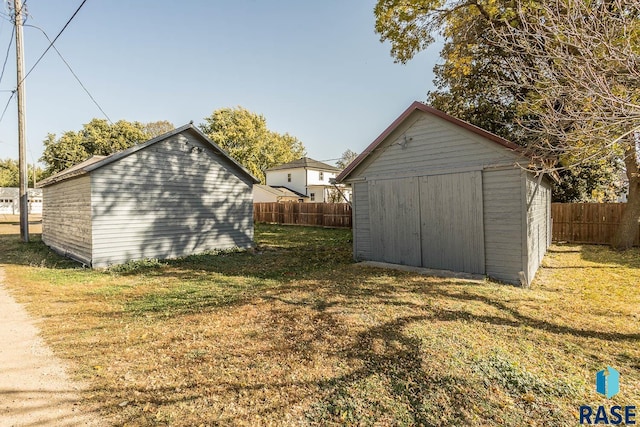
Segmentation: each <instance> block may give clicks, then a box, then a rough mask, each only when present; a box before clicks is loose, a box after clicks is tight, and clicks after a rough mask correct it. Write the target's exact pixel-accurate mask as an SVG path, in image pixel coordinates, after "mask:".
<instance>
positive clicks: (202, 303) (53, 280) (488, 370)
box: [0, 222, 640, 426]
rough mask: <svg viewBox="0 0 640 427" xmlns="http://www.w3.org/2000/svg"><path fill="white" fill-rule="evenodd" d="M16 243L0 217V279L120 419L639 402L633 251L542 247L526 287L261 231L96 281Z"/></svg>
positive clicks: (330, 241) (499, 416) (96, 404)
mask: <svg viewBox="0 0 640 427" xmlns="http://www.w3.org/2000/svg"><path fill="white" fill-rule="evenodd" d="M36 231H37V230H36ZM2 233H4V234H2ZM16 233H17V226H15V225H12V224H10V223H8V222H5V223H0V247H1V248H2V251H1V252H0V264H1V265H2V266H3V267H4V269H5V274H6V282H7V286H8V287H9V288H10V289H11V291H12V293H13V294H14V295H15V296H16V298H17V299H18V300H19V301H20V302H23V303H25V304H26V306H27V309H28V310H29V311H30V312H31V313H32V314H34V315H35V316H38V317H41V318H43V319H44V320H43V322H41V324H40V326H41V327H42V329H43V331H44V336H45V337H46V340H47V342H48V343H49V344H50V345H51V346H52V347H53V349H54V351H55V352H56V353H57V354H58V355H60V356H61V357H62V358H65V359H66V360H68V361H69V362H70V364H71V366H72V367H73V369H74V371H73V372H74V374H75V375H76V376H77V377H78V378H80V379H82V380H84V381H86V382H87V383H88V384H89V390H88V391H87V392H86V393H85V395H84V404H85V405H86V406H87V408H94V409H97V410H99V411H100V412H101V413H102V414H103V415H104V416H105V417H107V419H108V420H109V421H111V422H112V423H114V424H118V425H121V424H129V425H166V424H171V425H185V426H191V425H212V424H216V423H217V424H222V425H231V424H233V425H236V424H241V425H242V424H244V425H269V424H271V425H281V424H285V425H287V424H288V425H291V424H296V425H297V424H310V425H328V424H329V425H331V424H334V425H374V424H375V425H420V424H422V425H455V426H458V425H488V426H503V425H575V424H577V420H578V419H577V416H578V407H579V406H580V405H585V404H590V405H599V404H606V405H611V404H619V405H630V404H635V405H640V292H639V288H638V283H640V250H638V249H635V250H633V251H630V252H627V253H614V252H611V251H609V250H608V249H607V248H606V247H600V246H559V245H558V246H553V247H552V248H551V250H550V251H549V253H548V254H547V256H546V258H545V260H544V262H543V268H541V269H540V271H539V272H538V275H537V276H536V280H535V282H534V283H533V285H532V289H531V290H526V289H520V288H516V287H512V286H506V285H501V284H497V283H492V282H488V281H487V282H484V283H479V282H470V281H462V280H457V279H437V278H429V277H424V276H419V275H416V274H412V273H404V272H396V271H388V270H380V269H372V268H364V267H359V266H357V265H355V264H353V263H352V261H351V243H350V238H351V235H350V230H334V229H321V228H307V227H286V226H269V225H258V226H257V227H256V241H257V244H258V247H257V250H256V251H252V252H245V253H238V252H236V253H234V252H224V253H220V254H208V255H200V256H192V257H188V258H184V259H181V260H175V261H169V262H166V263H165V262H152V261H148V262H138V263H133V264H129V265H125V266H121V267H118V268H113V269H110V270H106V271H92V270H88V269H81V268H78V265H77V264H75V263H73V262H70V261H67V260H65V259H63V258H60V257H58V256H56V255H54V254H52V253H50V252H49V251H48V249H47V248H46V247H44V246H43V245H42V244H41V243H40V241H39V239H38V238H37V236H36V237H35V238H33V242H32V243H29V244H21V243H19V242H18V236H17V234H16ZM607 365H610V366H613V367H614V368H616V369H618V370H619V371H620V373H621V392H620V394H618V395H617V396H615V397H614V398H613V399H611V400H607V399H605V398H601V397H599V395H597V394H596V393H595V385H594V378H595V373H596V372H597V371H599V370H601V369H603V368H605V367H606V366H607Z"/></svg>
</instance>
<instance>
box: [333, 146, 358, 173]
mask: <svg viewBox="0 0 640 427" xmlns="http://www.w3.org/2000/svg"><path fill="white" fill-rule="evenodd" d="M356 157H358V153H356V152H355V151H353V150H351V149H350V148H347V149H346V150H345V151H344V152H343V153H342V156H340V158H339V159H338V161H337V162H336V166H337V167H339V168H340V169H344V168H346V167H347V166H348V165H349V163H351V162H353V161H354V160H355V159H356Z"/></svg>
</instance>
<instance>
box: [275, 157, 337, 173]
mask: <svg viewBox="0 0 640 427" xmlns="http://www.w3.org/2000/svg"><path fill="white" fill-rule="evenodd" d="M299 168H305V169H320V170H326V171H331V172H339V171H340V169H339V168H337V167H335V166H331V165H328V164H326V163H322V162H319V161H318V160H314V159H312V158H310V157H302V158H300V159H297V160H294V161H292V162H289V163H285V164H282V165H279V166H274V167H272V168H269V169H267V171H276V170H282V169H299Z"/></svg>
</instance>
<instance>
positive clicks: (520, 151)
mask: <svg viewBox="0 0 640 427" xmlns="http://www.w3.org/2000/svg"><path fill="white" fill-rule="evenodd" d="M415 111H422V112H423V113H427V114H431V115H433V116H436V117H439V118H441V119H443V120H446V121H447V122H449V123H452V124H454V125H456V126H459V127H461V128H463V129H466V130H468V131H471V132H473V133H475V134H476V135H479V136H482V137H483V138H485V139H487V140H489V141H492V142H494V143H496V144H499V145H501V146H502V147H504V148H505V149H506V150H508V151H511V152H512V153H514V154H516V155H519V156H523V155H524V148H523V147H521V146H519V145H517V144H514V143H513V142H511V141H508V140H506V139H504V138H502V137H499V136H498V135H495V134H493V133H491V132H488V131H486V130H484V129H482V128H479V127H478V126H475V125H472V124H471V123H468V122H465V121H464V120H460V119H458V118H455V117H453V116H451V115H449V114H447V113H444V112H442V111H440V110H437V109H435V108H433V107H430V106H428V105H425V104H423V103H422V102H418V101H415V102H413V103H412V104H411V105H410V106H409V108H407V109H406V110H405V111H404V112H403V113H402V114H401V115H400V116H399V117H398V118H397V119H396V120H395V121H394V122H393V123H391V125H389V127H387V128H386V129H385V130H384V131H383V132H382V133H381V134H380V136H378V137H377V138H376V139H375V140H374V141H373V142H372V143H371V144H369V146H368V147H367V148H365V150H364V151H363V152H362V153H360V155H359V156H358V157H356V158H355V160H354V161H353V162H351V163H350V164H349V165H348V166H347V167H346V168H345V169H344V170H343V171H342V172H341V173H340V174H339V175H338V176H337V177H336V182H342V181H344V180H345V179H346V178H347V177H348V176H349V175H350V174H351V173H352V172H353V171H354V170H355V169H356V168H357V167H358V166H359V165H360V164H361V163H362V162H363V161H364V160H365V159H366V158H367V157H368V156H369V155H370V154H371V153H372V152H373V151H374V150H375V149H376V148H378V147H379V146H380V145H381V144H382V143H383V142H384V141H385V139H386V138H387V137H388V136H389V135H390V134H391V133H392V132H393V131H394V130H396V129H397V128H398V127H399V126H400V125H402V123H404V122H405V120H407V118H408V117H409V116H410V115H411V114H412V113H414V112H415Z"/></svg>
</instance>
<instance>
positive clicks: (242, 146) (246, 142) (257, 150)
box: [199, 107, 305, 183]
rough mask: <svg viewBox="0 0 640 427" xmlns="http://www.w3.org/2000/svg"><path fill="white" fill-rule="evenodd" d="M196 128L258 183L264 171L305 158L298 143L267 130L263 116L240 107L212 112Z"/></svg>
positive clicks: (293, 138)
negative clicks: (253, 176) (249, 173)
mask: <svg viewBox="0 0 640 427" xmlns="http://www.w3.org/2000/svg"><path fill="white" fill-rule="evenodd" d="M199 127H200V129H201V130H202V132H204V133H205V134H206V135H207V136H208V137H209V138H211V140H212V141H214V142H215V143H216V144H218V145H219V146H220V147H222V148H223V149H224V150H225V151H227V153H229V155H230V156H231V157H233V158H234V159H235V160H237V161H238V162H239V163H240V164H242V165H243V166H244V167H246V168H247V169H248V170H249V171H250V172H251V173H252V174H253V175H255V176H256V177H257V178H259V179H260V180H261V182H262V183H264V182H265V174H264V171H265V170H267V169H268V168H270V167H273V166H277V165H280V164H283V163H287V162H290V161H292V160H295V159H298V158H300V157H303V156H304V155H305V148H304V145H303V144H302V142H300V140H298V139H297V138H295V137H293V136H291V135H289V134H288V133H285V134H279V133H277V132H274V131H271V130H269V129H268V128H267V121H266V119H265V118H264V116H262V115H260V114H256V113H252V112H251V111H249V110H247V109H245V108H242V107H236V108H221V109H218V110H215V111H214V112H213V113H212V114H211V115H210V116H209V117H205V119H204V123H201V124H200V125H199Z"/></svg>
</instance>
